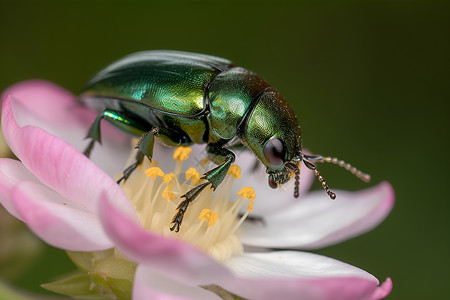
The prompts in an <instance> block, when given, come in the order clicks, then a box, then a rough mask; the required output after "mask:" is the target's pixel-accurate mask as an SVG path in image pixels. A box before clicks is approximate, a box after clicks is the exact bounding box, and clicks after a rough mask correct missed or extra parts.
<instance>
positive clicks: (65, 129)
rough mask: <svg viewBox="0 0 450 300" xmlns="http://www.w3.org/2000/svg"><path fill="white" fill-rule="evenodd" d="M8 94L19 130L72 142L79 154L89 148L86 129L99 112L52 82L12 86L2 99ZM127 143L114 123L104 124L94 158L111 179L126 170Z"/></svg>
mask: <svg viewBox="0 0 450 300" xmlns="http://www.w3.org/2000/svg"><path fill="white" fill-rule="evenodd" d="M8 95H12V99H13V104H12V105H13V110H14V117H15V119H16V122H17V123H18V125H19V126H20V127H24V126H27V125H32V126H35V127H39V128H42V129H44V130H45V131H47V132H49V133H51V134H53V135H56V136H57V137H59V138H61V139H63V140H65V141H66V142H68V143H70V144H71V145H73V146H74V147H75V148H77V149H78V150H79V151H83V150H84V149H85V148H86V146H87V143H88V142H89V141H88V140H86V139H85V136H86V133H87V130H88V128H89V126H90V125H91V124H92V123H93V121H94V119H95V117H96V115H97V114H98V113H96V112H94V111H92V110H90V109H88V108H86V107H84V106H82V105H81V104H80V103H79V102H78V101H77V99H76V97H75V96H74V95H72V94H71V93H69V92H68V91H66V90H64V89H63V88H61V87H59V86H57V85H55V84H53V83H50V82H46V81H41V80H31V81H25V82H21V83H18V84H16V85H13V86H12V87H10V88H8V89H7V90H6V91H5V92H4V93H3V94H2V99H3V98H6V97H8ZM5 138H6V137H5ZM128 140H129V138H128V137H127V136H126V135H124V134H122V133H120V132H119V131H117V130H116V129H114V128H113V127H112V126H111V124H109V123H107V122H103V123H102V141H103V146H102V145H96V147H94V150H93V152H92V155H91V159H92V160H93V161H94V162H95V163H96V164H98V165H99V166H101V167H102V168H103V169H104V170H105V171H106V172H107V173H108V174H110V175H111V176H115V175H117V174H118V173H120V172H121V171H122V170H123V167H124V164H125V161H126V159H127V157H128V155H129V152H130V149H131V148H132V147H130V146H129V142H128ZM7 141H8V139H7ZM111 161H113V162H114V163H113V164H112V163H111Z"/></svg>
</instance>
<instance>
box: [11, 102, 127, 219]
mask: <svg viewBox="0 0 450 300" xmlns="http://www.w3.org/2000/svg"><path fill="white" fill-rule="evenodd" d="M2 129H3V132H4V134H5V137H6V138H7V140H8V143H9V145H10V146H11V149H12V150H13V151H14V153H15V154H16V155H17V156H18V157H19V158H20V160H21V161H22V163H23V164H24V165H25V166H26V167H27V168H28V169H29V170H30V171H31V172H32V173H33V174H34V175H35V176H36V177H37V178H39V180H40V181H41V182H42V183H44V184H46V185H48V186H49V187H51V188H52V189H54V190H55V191H57V192H58V193H59V194H61V195H62V196H63V197H64V198H66V199H70V200H71V201H74V202H75V203H77V204H78V205H80V206H81V207H83V208H84V209H86V210H88V211H90V212H94V211H96V209H97V207H98V204H97V203H98V202H97V201H98V199H99V196H100V193H102V192H103V191H105V192H106V193H108V194H109V195H110V198H111V199H114V201H116V203H117V204H118V205H120V206H121V207H122V210H123V211H126V212H127V213H128V214H129V215H130V216H133V215H135V211H134V208H133V206H132V205H131V203H130V202H129V200H128V198H127V196H126V195H125V193H124V192H123V190H122V189H121V188H120V187H119V186H118V185H117V184H116V182H115V181H114V180H113V179H112V178H111V177H109V176H108V175H106V174H105V173H104V172H103V171H102V170H100V169H99V168H98V167H97V166H96V165H95V164H94V163H93V162H92V161H90V160H89V159H88V158H86V157H85V156H84V155H83V154H82V153H80V152H79V151H78V150H76V149H75V148H73V147H72V146H71V145H69V144H67V143H66V142H65V141H63V140H61V139H59V138H57V137H56V136H54V135H52V134H50V133H48V132H46V131H44V130H42V129H40V128H37V127H33V126H25V127H23V128H20V127H19V126H18V124H17V123H16V122H15V119H14V117H13V113H12V109H11V99H10V97H7V98H6V99H5V101H4V102H3V107H2Z"/></svg>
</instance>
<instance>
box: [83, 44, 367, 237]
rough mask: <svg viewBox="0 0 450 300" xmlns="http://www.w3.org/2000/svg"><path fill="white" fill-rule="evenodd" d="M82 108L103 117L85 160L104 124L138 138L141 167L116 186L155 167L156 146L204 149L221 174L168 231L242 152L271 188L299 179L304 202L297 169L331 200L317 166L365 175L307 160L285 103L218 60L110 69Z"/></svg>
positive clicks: (148, 54) (215, 175)
mask: <svg viewBox="0 0 450 300" xmlns="http://www.w3.org/2000/svg"><path fill="white" fill-rule="evenodd" d="M81 100H82V102H84V103H85V104H86V105H88V106H90V107H92V108H95V109H97V110H98V111H99V112H101V113H100V115H99V116H98V118H97V119H96V120H95V122H94V123H93V125H92V126H91V128H90V130H89V133H88V138H90V139H91V142H90V143H89V146H88V147H87V149H86V151H85V154H86V156H89V154H90V152H91V150H92V148H93V146H94V143H95V142H100V141H101V137H100V121H101V119H105V120H107V121H109V122H110V123H112V124H113V125H114V126H116V127H118V128H120V129H122V130H124V131H125V132H127V133H129V134H132V135H135V136H138V137H140V139H139V142H138V146H137V147H138V148H139V150H140V151H138V154H137V156H136V162H135V163H134V164H132V165H131V166H129V167H128V168H127V169H126V170H124V172H123V176H122V177H121V178H120V179H119V180H118V183H120V182H121V181H122V180H126V179H127V178H128V177H129V176H130V174H131V173H132V172H133V171H134V170H135V169H136V168H137V166H138V165H139V164H140V163H141V162H142V161H143V158H144V156H147V157H148V158H149V159H152V155H153V144H154V138H155V137H157V138H158V140H159V141H161V142H162V143H164V144H166V145H168V146H178V145H190V144H193V143H197V144H207V146H206V151H207V153H208V156H209V158H210V159H211V160H212V161H213V162H214V163H216V164H218V167H216V168H214V169H212V170H210V171H208V172H206V173H205V174H204V176H203V178H204V179H206V180H207V181H206V182H205V183H201V184H199V185H197V186H195V187H194V188H193V189H191V190H190V191H188V192H187V193H186V194H185V195H183V196H182V197H184V198H185V200H184V201H182V202H181V203H180V205H179V206H178V209H177V214H176V215H175V217H174V219H173V221H172V223H173V226H172V227H171V230H175V231H177V232H178V231H179V229H180V225H181V223H182V221H183V216H184V214H185V212H186V209H187V207H188V205H189V203H190V202H192V201H193V200H194V199H195V198H196V197H197V196H198V195H199V193H201V192H202V190H203V189H204V188H205V187H206V186H208V185H211V188H213V189H216V188H217V186H218V185H220V183H221V182H222V181H223V179H224V178H225V175H226V174H227V172H228V170H229V168H230V166H231V164H232V163H233V162H234V160H235V155H234V154H233V152H232V151H230V150H229V149H230V148H231V147H232V146H236V145H243V146H245V147H246V148H247V149H249V150H251V151H252V152H253V153H254V154H255V156H256V157H257V158H258V159H259V161H260V162H261V163H262V164H264V166H265V167H266V170H267V173H268V175H269V176H268V182H269V186H270V187H271V188H276V187H277V186H279V185H280V184H284V183H286V182H287V181H289V180H290V179H291V178H292V177H294V178H295V189H294V196H295V197H298V195H299V174H300V169H299V167H300V163H301V162H302V161H303V162H304V164H305V165H306V166H307V167H308V168H309V169H312V170H314V172H315V174H316V176H317V177H318V179H319V180H320V181H321V183H322V185H323V187H324V189H325V191H326V192H327V193H328V195H329V196H330V197H331V198H332V199H334V198H335V197H336V196H335V194H334V193H333V192H332V191H331V190H330V189H329V188H328V186H327V184H326V182H325V180H324V178H323V177H322V176H321V174H320V173H319V172H318V171H317V168H316V166H315V165H314V164H313V163H312V162H313V161H314V162H324V161H325V162H331V163H338V164H340V165H344V166H345V167H346V168H347V169H349V170H350V171H351V172H352V173H353V174H355V175H356V176H358V177H359V178H361V179H363V180H366V181H368V180H369V177H368V175H366V174H364V173H362V172H361V171H359V170H357V169H355V168H354V167H351V166H350V165H349V164H347V163H345V162H342V161H339V160H337V159H332V158H330V157H322V156H308V155H305V154H303V152H302V138H301V134H300V126H299V124H298V122H297V119H296V117H295V114H294V112H293V110H292V109H291V107H290V106H289V105H288V103H287V102H286V100H285V99H284V98H283V97H282V96H281V95H280V93H278V91H277V90H275V89H274V88H273V87H271V86H270V85H269V84H268V83H267V82H266V81H265V80H264V79H262V78H261V77H260V76H259V75H257V74H256V73H254V72H252V71H249V70H246V69H244V68H241V67H238V66H236V65H234V64H233V63H232V62H231V61H229V60H227V59H223V58H219V57H215V56H210V55H204V54H197V53H188V52H180V51H143V52H137V53H134V54H131V55H128V56H125V57H124V58H121V59H119V60H117V61H116V62H113V63H112V64H110V65H109V66H107V67H106V68H105V69H103V70H101V71H100V72H99V73H98V74H96V75H95V76H94V77H93V78H92V79H91V80H90V81H89V82H88V83H87V85H86V86H85V88H84V91H83V93H82V95H81Z"/></svg>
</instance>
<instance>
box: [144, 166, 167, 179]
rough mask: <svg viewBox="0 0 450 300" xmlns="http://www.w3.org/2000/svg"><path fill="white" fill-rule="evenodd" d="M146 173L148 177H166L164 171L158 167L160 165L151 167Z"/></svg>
mask: <svg viewBox="0 0 450 300" xmlns="http://www.w3.org/2000/svg"><path fill="white" fill-rule="evenodd" d="M145 174H146V175H147V176H148V177H152V178H153V179H156V177H158V176H159V177H164V172H163V171H162V170H161V169H160V168H158V167H150V168H148V169H146V170H145Z"/></svg>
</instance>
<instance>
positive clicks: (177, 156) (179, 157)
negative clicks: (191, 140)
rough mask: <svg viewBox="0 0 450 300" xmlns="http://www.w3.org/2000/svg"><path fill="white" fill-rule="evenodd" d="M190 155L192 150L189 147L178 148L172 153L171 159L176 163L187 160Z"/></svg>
mask: <svg viewBox="0 0 450 300" xmlns="http://www.w3.org/2000/svg"><path fill="white" fill-rule="evenodd" d="M191 153H192V149H191V148H190V147H184V146H179V147H177V148H176V149H175V151H174V152H173V159H174V160H176V161H183V160H186V159H188V158H189V155H190V154H191Z"/></svg>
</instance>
